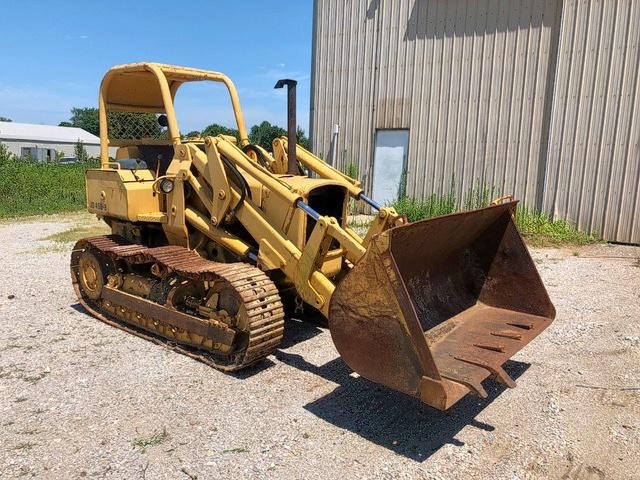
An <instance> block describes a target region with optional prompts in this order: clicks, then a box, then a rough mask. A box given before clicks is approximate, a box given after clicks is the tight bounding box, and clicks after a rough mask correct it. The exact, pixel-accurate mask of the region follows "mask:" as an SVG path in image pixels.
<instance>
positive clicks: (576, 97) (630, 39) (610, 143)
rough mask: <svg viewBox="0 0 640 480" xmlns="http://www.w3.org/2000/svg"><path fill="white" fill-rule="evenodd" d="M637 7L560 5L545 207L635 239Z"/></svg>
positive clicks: (626, 2) (612, 236)
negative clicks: (558, 47)
mask: <svg viewBox="0 0 640 480" xmlns="http://www.w3.org/2000/svg"><path fill="white" fill-rule="evenodd" d="M639 41H640V5H639V4H638V2H635V1H633V0H620V1H617V2H611V1H606V0H573V1H567V2H565V3H564V13H563V21H562V25H561V45H562V47H561V48H560V50H559V57H558V72H557V79H556V83H555V88H556V94H555V96H554V102H553V110H552V120H551V138H552V142H551V145H550V148H549V157H548V168H549V173H548V175H547V188H546V195H545V203H544V204H545V208H546V209H547V210H548V211H549V212H552V213H553V214H554V216H555V217H557V218H564V219H567V220H569V221H571V222H573V223H575V224H576V225H577V226H578V227H579V228H580V229H582V230H586V231H593V232H595V233H598V234H599V235H601V236H603V238H604V239H606V240H613V241H620V242H628V243H640V227H639V226H638V223H639V222H640V215H639V208H638V200H639V199H638V188H639V187H638V183H640V166H639V163H640V152H639V151H638V132H637V130H638V124H639V122H640V118H638V117H639V116H640V105H639V102H640V95H639V88H640V86H639V77H638V70H639V69H640V55H639V45H638V44H639Z"/></svg>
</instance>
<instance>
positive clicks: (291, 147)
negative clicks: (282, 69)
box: [273, 78, 300, 175]
mask: <svg viewBox="0 0 640 480" xmlns="http://www.w3.org/2000/svg"><path fill="white" fill-rule="evenodd" d="M297 84H298V82H297V81H296V80H291V79H290V78H284V79H282V80H278V81H277V82H276V85H275V87H273V88H283V87H284V86H285V85H286V86H287V173H288V174H290V175H298V174H299V173H300V172H299V171H298V161H297V158H296V144H297V143H298V138H297V131H296V130H297V125H296V85H297Z"/></svg>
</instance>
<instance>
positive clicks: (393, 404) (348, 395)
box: [276, 351, 530, 462]
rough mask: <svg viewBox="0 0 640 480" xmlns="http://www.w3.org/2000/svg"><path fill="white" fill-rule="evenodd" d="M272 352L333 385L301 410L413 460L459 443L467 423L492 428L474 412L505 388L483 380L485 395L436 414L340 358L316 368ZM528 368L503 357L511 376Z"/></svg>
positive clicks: (482, 427) (418, 459) (524, 364)
mask: <svg viewBox="0 0 640 480" xmlns="http://www.w3.org/2000/svg"><path fill="white" fill-rule="evenodd" d="M276 356H277V358H278V360H280V361H282V362H283V363H286V364H287V365H290V366H292V367H294V368H298V369H300V370H305V371H308V372H311V373H314V374H316V375H319V376H320V377H322V378H324V379H326V380H329V381H331V382H335V383H337V384H338V387H337V388H336V389H335V390H334V391H333V392H331V393H330V394H328V395H325V396H324V397H322V398H319V399H318V400H316V401H314V402H312V403H309V404H307V405H306V406H305V409H307V410H308V411H310V412H311V413H313V414H314V415H316V416H318V417H319V418H321V419H323V420H325V421H327V422H329V423H332V424H333V425H336V426H338V427H340V428H344V429H346V430H349V431H350V432H353V433H356V434H357V435H360V436H361V437H363V438H365V439H367V440H369V441H371V442H374V443H376V444H378V445H380V446H383V447H385V448H388V449H389V450H392V451H394V452H395V453H397V454H398V455H402V456H404V457H407V458H410V459H412V460H416V461H419V462H422V461H424V460H426V459H427V458H429V457H430V456H431V455H432V454H433V453H434V452H436V451H437V450H438V449H439V448H440V447H442V446H443V445H445V444H447V443H451V444H453V445H456V446H460V447H462V446H464V443H463V442H461V441H459V440H457V439H456V438H455V436H456V435H457V434H458V432H460V430H462V429H463V428H464V427H465V426H467V425H472V426H474V427H476V428H480V429H482V430H486V431H493V430H494V427H493V426H492V425H488V424H486V423H483V422H480V421H478V420H476V416H478V414H479V413H480V412H481V411H482V410H483V409H484V408H485V407H487V406H488V405H489V404H490V403H491V402H492V401H493V400H495V399H496V398H497V397H498V396H499V395H500V394H501V393H502V392H503V391H504V389H505V387H504V386H503V385H502V384H498V383H495V382H491V381H489V382H486V383H487V384H486V389H487V393H488V394H489V397H488V398H486V399H480V398H478V397H474V396H471V395H467V396H466V397H464V398H463V399H462V400H460V401H459V402H458V403H457V404H456V405H454V406H453V407H452V408H451V409H450V410H448V411H447V412H441V411H439V410H436V409H434V408H431V407H429V406H428V405H425V404H423V403H422V402H420V401H419V400H417V399H415V398H412V397H409V396H407V395H404V394H402V393H399V392H396V391H394V390H391V389H388V388H386V387H383V386H380V385H377V384H375V383H372V382H370V381H368V380H366V379H364V378H362V377H358V376H355V377H352V376H351V371H350V370H349V367H347V365H346V364H345V363H344V362H343V361H342V359H340V358H336V359H335V360H332V361H330V362H328V363H326V364H324V365H322V366H320V367H318V366H316V365H313V364H310V363H308V362H307V361H305V359H304V358H302V357H301V356H300V355H295V354H291V353H287V352H282V351H280V352H278V353H277V354H276ZM529 366H530V365H529V364H527V363H522V362H516V361H513V360H509V361H508V362H507V363H505V365H504V368H505V370H506V371H507V373H508V374H509V375H510V376H511V378H514V379H516V378H518V377H519V376H520V375H522V374H523V373H524V372H525V371H526V370H527V369H528V368H529Z"/></svg>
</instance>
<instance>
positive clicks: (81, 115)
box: [58, 107, 100, 136]
mask: <svg viewBox="0 0 640 480" xmlns="http://www.w3.org/2000/svg"><path fill="white" fill-rule="evenodd" d="M58 125H59V126H61V127H78V128H81V129H83V130H86V131H87V132H89V133H92V134H94V135H95V136H100V120H99V116H98V109H97V108H92V107H85V108H79V107H74V108H72V109H71V118H70V119H69V121H68V122H60V123H59V124H58Z"/></svg>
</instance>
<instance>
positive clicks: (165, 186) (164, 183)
mask: <svg viewBox="0 0 640 480" xmlns="http://www.w3.org/2000/svg"><path fill="white" fill-rule="evenodd" d="M160 190H162V193H171V192H172V191H173V180H171V179H170V178H165V179H163V180H161V181H160Z"/></svg>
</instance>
